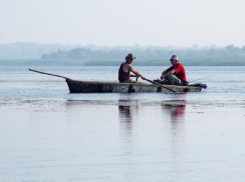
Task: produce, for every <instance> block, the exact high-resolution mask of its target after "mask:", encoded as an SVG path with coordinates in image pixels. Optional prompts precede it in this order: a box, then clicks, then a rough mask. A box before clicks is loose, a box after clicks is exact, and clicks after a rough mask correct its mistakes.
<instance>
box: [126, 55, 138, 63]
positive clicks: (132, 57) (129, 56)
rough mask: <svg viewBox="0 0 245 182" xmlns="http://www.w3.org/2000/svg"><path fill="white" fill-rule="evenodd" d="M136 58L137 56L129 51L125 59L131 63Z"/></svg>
mask: <svg viewBox="0 0 245 182" xmlns="http://www.w3.org/2000/svg"><path fill="white" fill-rule="evenodd" d="M134 59H136V57H134V56H133V54H132V53H129V54H128V55H127V56H126V57H125V60H126V62H127V63H129V64H131V63H132V62H133V60H134Z"/></svg>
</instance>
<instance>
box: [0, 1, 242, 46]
mask: <svg viewBox="0 0 245 182" xmlns="http://www.w3.org/2000/svg"><path fill="white" fill-rule="evenodd" d="M0 26H1V28H0V43H14V42H39V43H61V44H72V45H76V44H81V45H86V44H95V45H99V46H103V45H107V46H115V45H134V44H139V45H141V46H145V45H157V46H167V45H173V46H191V45H192V44H198V45H200V46H203V45H211V44H216V45H219V46H224V45H228V44H234V45H236V46H242V45H245V0H0Z"/></svg>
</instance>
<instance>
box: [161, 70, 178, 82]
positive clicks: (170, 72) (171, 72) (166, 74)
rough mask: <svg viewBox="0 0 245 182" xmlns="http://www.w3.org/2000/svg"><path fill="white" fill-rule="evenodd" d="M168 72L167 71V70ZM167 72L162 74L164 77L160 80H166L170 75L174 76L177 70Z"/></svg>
mask: <svg viewBox="0 0 245 182" xmlns="http://www.w3.org/2000/svg"><path fill="white" fill-rule="evenodd" d="M166 71H167V70H166ZM166 71H164V72H162V76H161V77H160V79H162V80H163V79H165V78H166V77H167V76H168V75H171V74H174V73H175V70H174V69H172V70H170V71H168V72H166Z"/></svg>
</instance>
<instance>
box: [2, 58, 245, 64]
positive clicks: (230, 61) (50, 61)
mask: <svg viewBox="0 0 245 182" xmlns="http://www.w3.org/2000/svg"><path fill="white" fill-rule="evenodd" d="M123 61H124V60H123V59H122V60H114V61H112V60H109V61H108V60H98V61H96V60H93V61H87V60H79V59H78V60H74V59H73V60H69V59H19V60H17V59H16V60H0V66H119V65H120V64H121V63H122V62H123ZM180 62H181V63H182V64H184V65H185V66H245V57H238V58H235V59H232V58H227V57H224V58H220V57H219V58H215V57H214V58H202V59H200V58H199V59H185V60H180ZM133 65H135V66H169V65H170V63H169V60H167V59H161V60H160V59H149V60H139V59H136V60H135V61H134V63H133Z"/></svg>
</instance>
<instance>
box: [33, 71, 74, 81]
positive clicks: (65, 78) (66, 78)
mask: <svg viewBox="0 0 245 182" xmlns="http://www.w3.org/2000/svg"><path fill="white" fill-rule="evenodd" d="M29 71H33V72H37V73H41V74H45V75H51V76H57V77H61V78H64V79H70V78H67V77H64V76H60V75H55V74H50V73H45V72H41V71H36V70H32V69H29Z"/></svg>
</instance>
